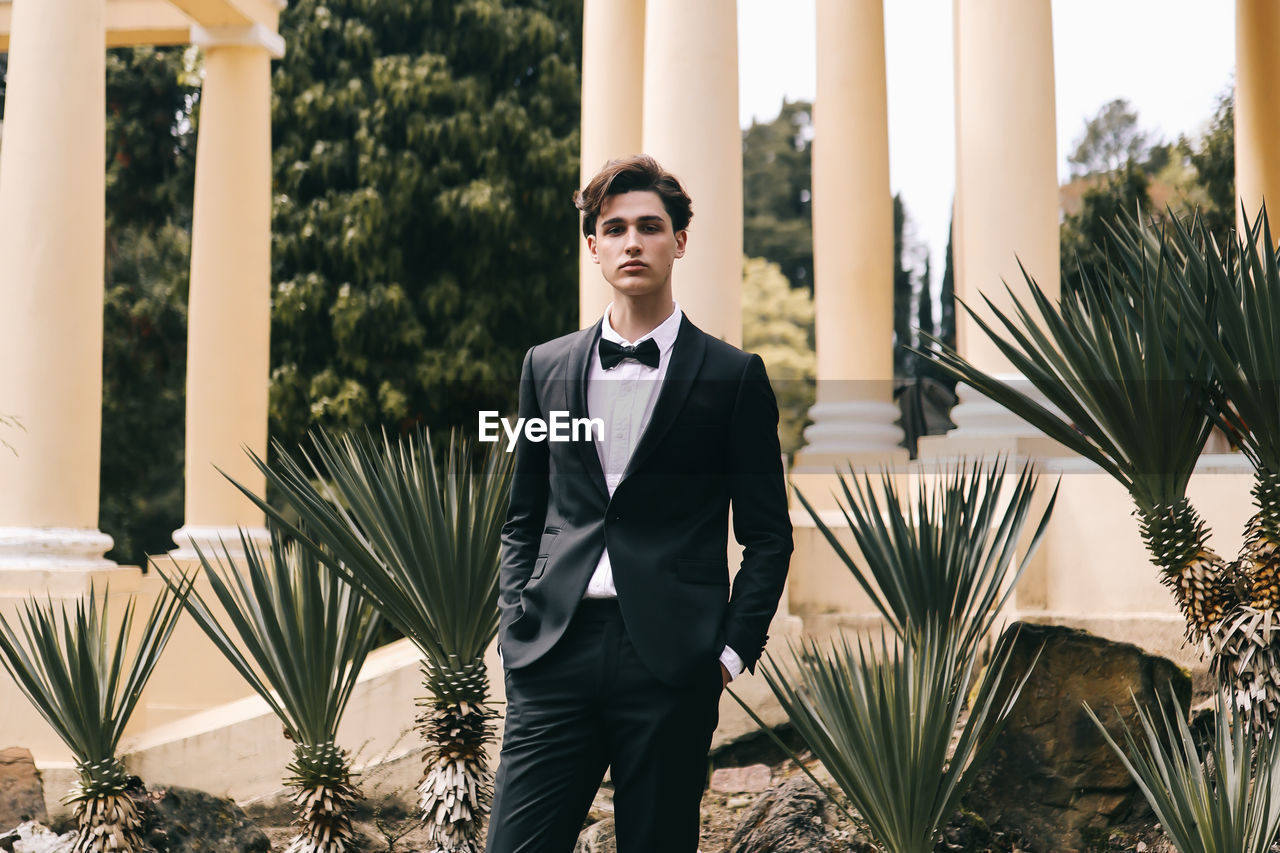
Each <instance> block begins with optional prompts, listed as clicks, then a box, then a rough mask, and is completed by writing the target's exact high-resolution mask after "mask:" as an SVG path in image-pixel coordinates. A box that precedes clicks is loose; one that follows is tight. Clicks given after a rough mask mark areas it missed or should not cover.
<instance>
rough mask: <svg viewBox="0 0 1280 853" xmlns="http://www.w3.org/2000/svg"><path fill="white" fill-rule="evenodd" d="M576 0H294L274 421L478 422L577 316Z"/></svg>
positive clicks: (282, 156) (277, 236) (279, 194)
mask: <svg viewBox="0 0 1280 853" xmlns="http://www.w3.org/2000/svg"><path fill="white" fill-rule="evenodd" d="M581 13H582V4H581V2H577V0H483V2H482V0H417V2H412V3H406V2H403V0H332V2H318V0H298V2H295V3H291V4H290V5H289V7H288V8H287V9H286V10H285V11H284V12H283V13H282V15H281V21H280V29H281V32H282V34H283V35H284V37H285V39H286V40H287V41H288V43H289V51H288V53H287V54H286V55H285V57H284V59H283V60H282V61H281V62H280V63H279V65H278V66H277V68H276V71H275V74H274V80H273V88H274V92H275V98H274V100H273V106H272V132H273V139H274V142H275V157H274V170H275V192H276V196H275V204H274V211H273V245H272V264H273V280H274V294H273V307H272V329H271V349H272V376H271V408H270V419H271V420H270V428H271V434H272V435H273V436H274V437H276V438H278V439H279V440H280V441H281V442H282V444H283V445H284V446H285V447H296V446H297V445H298V443H299V441H300V440H301V439H302V438H303V436H304V435H305V433H306V432H307V430H309V429H311V428H313V427H316V426H325V427H328V428H331V429H338V430H341V429H345V428H353V427H361V428H363V427H366V426H369V427H372V428H374V429H375V430H376V429H377V428H378V427H379V426H386V427H388V428H390V429H392V430H393V431H395V432H399V431H403V430H405V429H407V428H409V427H410V426H412V425H415V424H426V425H428V426H431V427H437V428H443V427H445V426H448V425H451V424H462V425H465V426H467V427H473V426H474V423H475V417H476V411H477V410H478V409H504V408H514V401H515V391H516V386H517V384H518V383H517V379H518V377H519V371H520V364H521V358H522V356H523V354H524V351H525V350H526V349H527V348H528V347H529V346H530V345H532V344H534V343H536V342H538V341H541V340H545V339H546V338H548V337H552V336H555V335H557V334H561V333H564V332H566V331H569V330H570V329H572V328H574V327H575V325H576V324H575V320H576V318H575V312H576V306H577V263H578V254H577V243H576V240H575V237H574V235H575V232H576V225H577V212H576V211H575V210H574V208H573V205H572V203H571V200H570V199H571V196H572V192H573V190H574V189H575V186H576V184H577V179H578V124H579V83H580V71H579V57H580V55H581V20H580V19H581Z"/></svg>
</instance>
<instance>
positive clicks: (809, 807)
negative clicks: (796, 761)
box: [728, 776, 831, 853]
mask: <svg viewBox="0 0 1280 853" xmlns="http://www.w3.org/2000/svg"><path fill="white" fill-rule="evenodd" d="M826 806H827V798H826V795H825V794H823V793H822V791H821V790H820V789H819V788H818V786H817V785H815V784H813V780H811V779H810V778H809V777H808V776H796V777H795V778H793V779H792V780H791V781H789V782H787V783H786V784H785V785H782V786H781V787H778V788H775V789H774V790H772V791H769V792H768V793H766V794H764V795H763V796H761V797H760V798H759V799H757V800H756V803H755V805H754V806H752V807H751V809H750V811H748V812H747V813H746V815H744V816H743V818H742V822H741V823H739V824H738V828H737V829H736V830H735V831H734V833H733V838H732V840H730V842H729V848H728V850H729V853H826V851H829V850H830V849H831V845H830V843H829V842H828V840H827V830H826Z"/></svg>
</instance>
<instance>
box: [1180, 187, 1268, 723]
mask: <svg viewBox="0 0 1280 853" xmlns="http://www.w3.org/2000/svg"><path fill="white" fill-rule="evenodd" d="M1246 224H1247V222H1246ZM1171 242H1172V243H1173V246H1174V251H1175V252H1176V253H1177V255H1178V257H1179V258H1180V259H1183V264H1184V266H1185V267H1186V269H1187V270H1188V275H1186V276H1185V277H1184V278H1182V279H1180V280H1179V282H1178V283H1179V285H1180V290H1181V294H1182V298H1183V304H1184V306H1185V307H1186V312H1185V313H1186V318H1187V324H1188V331H1189V333H1190V334H1192V335H1193V336H1194V337H1195V338H1196V339H1197V340H1198V341H1199V342H1200V344H1201V345H1202V346H1204V348H1205V352H1206V354H1207V355H1208V357H1209V359H1210V360H1211V361H1212V363H1213V367H1214V371H1215V375H1216V378H1217V382H1216V383H1215V385H1214V387H1213V388H1212V395H1213V396H1212V409H1211V411H1212V414H1213V416H1214V418H1215V419H1216V420H1217V421H1218V423H1219V424H1220V425H1221V426H1222V427H1223V429H1225V430H1226V431H1227V432H1228V434H1230V435H1231V436H1232V437H1233V438H1234V439H1235V441H1236V442H1237V443H1238V444H1239V446H1240V449H1241V450H1242V451H1243V453H1244V454H1245V456H1246V457H1248V459H1249V461H1250V462H1251V463H1252V464H1253V468H1254V484H1253V498H1254V502H1255V504H1256V505H1257V511H1256V512H1255V513H1254V515H1253V517H1252V518H1250V519H1249V521H1248V523H1247V525H1246V527H1245V541H1244V547H1243V548H1242V549H1241V552H1240V555H1239V557H1238V558H1237V560H1236V563H1235V567H1236V571H1237V574H1238V576H1239V577H1238V579H1237V585H1238V592H1239V595H1240V599H1241V600H1240V602H1239V604H1238V605H1237V606H1236V608H1235V609H1234V610H1233V611H1232V613H1231V614H1230V615H1229V616H1228V617H1227V618H1226V619H1225V620H1224V622H1223V624H1222V625H1221V626H1220V627H1219V628H1218V629H1217V630H1215V631H1214V632H1213V633H1212V634H1211V635H1210V649H1211V652H1212V654H1213V658H1212V666H1213V668H1214V670H1215V672H1216V673H1217V674H1218V675H1219V676H1220V677H1221V678H1222V679H1223V680H1224V681H1225V682H1227V683H1230V684H1232V685H1233V686H1234V689H1235V691H1236V695H1237V701H1239V702H1243V703H1245V704H1249V705H1252V706H1256V707H1257V708H1258V709H1259V713H1261V714H1262V716H1264V717H1266V718H1268V719H1275V718H1276V716H1277V715H1280V682H1278V681H1277V678H1276V675H1275V674H1276V673H1280V623H1277V622H1276V620H1275V617H1274V611H1275V608H1276V607H1277V606H1278V605H1280V269H1278V268H1277V264H1276V254H1275V253H1273V252H1272V251H1269V250H1268V251H1263V250H1262V249H1261V248H1260V246H1266V247H1268V249H1270V247H1272V246H1274V245H1275V243H1273V242H1272V237H1271V226H1270V224H1269V222H1268V221H1267V212H1266V208H1265V207H1264V208H1263V209H1262V212H1261V214H1260V215H1259V217H1258V220H1257V221H1256V222H1255V223H1254V224H1253V225H1252V226H1250V227H1247V228H1246V232H1245V239H1243V240H1241V241H1236V242H1234V243H1232V244H1229V245H1227V246H1226V247H1225V248H1224V249H1222V248H1219V247H1218V246H1217V245H1216V244H1215V243H1214V241H1213V240H1212V239H1210V238H1209V237H1208V236H1207V235H1205V234H1204V233H1203V231H1202V229H1197V228H1195V227H1192V228H1187V227H1186V226H1184V225H1183V224H1182V223H1181V222H1177V221H1176V220H1175V221H1174V222H1173V223H1172V226H1171ZM1200 306H1204V307H1205V308H1206V309H1207V310H1199V309H1200Z"/></svg>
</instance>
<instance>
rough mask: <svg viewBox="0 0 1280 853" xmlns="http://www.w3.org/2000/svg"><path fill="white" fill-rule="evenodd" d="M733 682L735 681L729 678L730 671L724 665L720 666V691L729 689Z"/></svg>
mask: <svg viewBox="0 0 1280 853" xmlns="http://www.w3.org/2000/svg"><path fill="white" fill-rule="evenodd" d="M732 680H733V679H732V678H730V677H729V670H728V669H727V668H726V667H725V665H724V664H720V689H721V690H723V689H724V688H726V687H728V686H729V682H730V681H732Z"/></svg>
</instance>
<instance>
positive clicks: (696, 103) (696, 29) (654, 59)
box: [644, 0, 742, 345]
mask: <svg viewBox="0 0 1280 853" xmlns="http://www.w3.org/2000/svg"><path fill="white" fill-rule="evenodd" d="M644 149H645V152H646V153H648V154H651V155H652V156H653V157H655V158H656V159H657V160H658V162H659V163H661V164H662V165H663V166H664V167H665V168H667V169H669V170H670V171H671V172H674V173H675V175H676V176H677V177H678V178H679V179H680V181H681V183H682V184H683V185H684V187H685V189H686V190H687V191H688V193H689V195H690V196H691V197H692V198H693V222H692V224H691V225H690V227H689V249H688V252H687V253H686V254H685V257H684V258H683V259H682V260H680V261H677V262H676V267H675V277H674V287H675V297H676V299H677V300H678V301H679V302H680V305H681V307H682V308H683V310H684V311H685V313H687V314H688V315H689V318H690V319H691V320H692V321H693V322H694V323H696V324H697V325H698V326H699V327H700V328H702V329H703V330H704V331H705V332H707V333H708V334H712V335H715V336H716V337H718V338H721V339H723V340H726V341H728V342H729V343H731V344H734V345H737V344H740V343H742V131H741V129H740V128H739V127H738V8H737V3H736V2H735V0H697V2H692V3H691V2H688V0H647V2H646V4H645V40H644Z"/></svg>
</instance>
